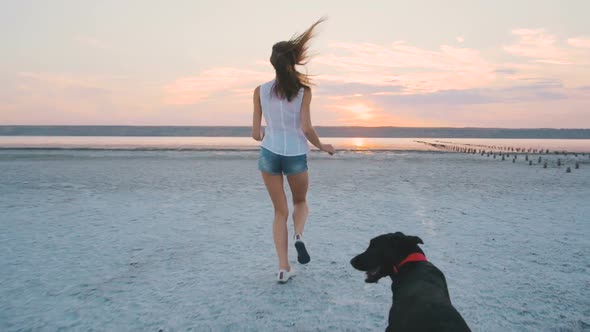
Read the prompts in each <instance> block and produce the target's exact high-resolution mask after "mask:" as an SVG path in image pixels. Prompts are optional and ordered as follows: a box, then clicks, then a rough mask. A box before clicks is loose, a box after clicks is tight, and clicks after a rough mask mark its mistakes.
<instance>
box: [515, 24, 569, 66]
mask: <svg viewBox="0 0 590 332" xmlns="http://www.w3.org/2000/svg"><path fill="white" fill-rule="evenodd" d="M512 33H513V34H514V35H516V36H518V37H519V40H518V42H517V43H514V44H512V45H507V46H504V51H506V52H508V53H510V54H512V55H517V56H522V57H527V58H536V59H541V60H538V62H542V63H550V64H572V62H570V61H568V60H567V54H566V53H565V52H564V51H563V50H561V49H560V48H558V47H557V46H556V41H557V39H556V37H555V36H554V35H552V34H549V33H547V32H545V30H544V29H516V30H512Z"/></svg>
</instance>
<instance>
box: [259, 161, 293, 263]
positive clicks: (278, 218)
mask: <svg viewBox="0 0 590 332" xmlns="http://www.w3.org/2000/svg"><path fill="white" fill-rule="evenodd" d="M262 178H263V179H264V184H265V185H266V190H268V194H269V195H270V199H271V200H272V204H273V206H274V209H275V218H274V222H273V224H272V234H273V238H274V241H275V248H276V250H277V256H278V257H279V269H284V270H287V271H290V270H291V267H290V266H289V253H288V243H289V239H288V231H287V219H288V218H289V206H288V205H287V197H286V196H285V191H284V190H283V175H282V174H281V175H272V174H269V173H265V172H262Z"/></svg>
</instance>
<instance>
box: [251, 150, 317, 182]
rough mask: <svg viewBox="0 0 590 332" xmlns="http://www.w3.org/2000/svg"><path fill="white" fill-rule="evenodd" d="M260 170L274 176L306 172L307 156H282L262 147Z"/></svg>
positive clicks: (259, 162)
mask: <svg viewBox="0 0 590 332" xmlns="http://www.w3.org/2000/svg"><path fill="white" fill-rule="evenodd" d="M258 169H259V170H260V171H261V172H264V173H269V174H272V175H279V174H285V175H293V174H297V173H301V172H305V171H307V155H306V154H302V155H298V156H282V155H280V154H276V153H274V152H271V151H269V150H267V149H265V148H263V147H261V148H260V157H259V158H258Z"/></svg>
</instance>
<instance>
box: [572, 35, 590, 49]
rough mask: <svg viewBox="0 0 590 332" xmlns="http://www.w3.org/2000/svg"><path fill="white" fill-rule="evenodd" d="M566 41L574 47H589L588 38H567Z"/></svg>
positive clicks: (589, 41) (589, 40) (589, 39)
mask: <svg viewBox="0 0 590 332" xmlns="http://www.w3.org/2000/svg"><path fill="white" fill-rule="evenodd" d="M567 43H568V44H570V45H571V46H574V47H582V48H590V38H583V37H576V38H569V39H568V40H567Z"/></svg>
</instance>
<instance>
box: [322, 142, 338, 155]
mask: <svg viewBox="0 0 590 332" xmlns="http://www.w3.org/2000/svg"><path fill="white" fill-rule="evenodd" d="M320 150H322V151H324V152H327V153H329V154H330V156H331V155H333V154H334V153H336V150H335V149H334V147H333V146H332V144H322V146H321V148H320Z"/></svg>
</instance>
